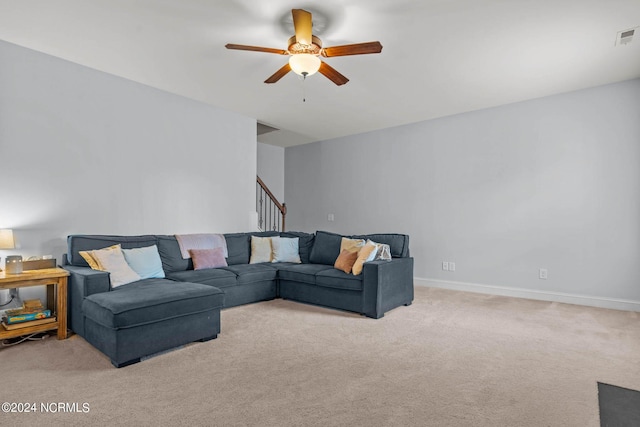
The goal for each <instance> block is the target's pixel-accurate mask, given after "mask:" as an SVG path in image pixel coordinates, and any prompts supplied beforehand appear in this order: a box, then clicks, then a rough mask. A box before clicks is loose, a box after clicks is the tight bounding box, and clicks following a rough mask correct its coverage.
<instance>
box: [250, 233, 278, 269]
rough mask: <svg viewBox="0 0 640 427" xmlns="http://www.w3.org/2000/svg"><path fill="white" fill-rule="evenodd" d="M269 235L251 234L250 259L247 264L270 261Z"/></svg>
mask: <svg viewBox="0 0 640 427" xmlns="http://www.w3.org/2000/svg"><path fill="white" fill-rule="evenodd" d="M271 259H272V253H271V237H257V236H251V259H249V264H258V263H261V262H271Z"/></svg>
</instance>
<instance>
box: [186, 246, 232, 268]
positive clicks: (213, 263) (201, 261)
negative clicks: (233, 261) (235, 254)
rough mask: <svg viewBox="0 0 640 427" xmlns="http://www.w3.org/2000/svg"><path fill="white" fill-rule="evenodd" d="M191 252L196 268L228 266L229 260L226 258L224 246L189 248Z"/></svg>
mask: <svg viewBox="0 0 640 427" xmlns="http://www.w3.org/2000/svg"><path fill="white" fill-rule="evenodd" d="M189 254H190V255H191V259H192V260H193V269H194V270H204V269H205V268H218V267H226V266H227V260H226V259H225V258H224V248H214V249H189Z"/></svg>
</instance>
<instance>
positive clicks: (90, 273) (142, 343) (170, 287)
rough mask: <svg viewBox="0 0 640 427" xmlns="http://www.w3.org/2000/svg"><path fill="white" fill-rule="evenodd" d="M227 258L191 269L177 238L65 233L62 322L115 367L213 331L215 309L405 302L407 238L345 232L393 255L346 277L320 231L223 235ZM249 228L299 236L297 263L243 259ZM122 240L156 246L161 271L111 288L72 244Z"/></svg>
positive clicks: (362, 307)
mask: <svg viewBox="0 0 640 427" xmlns="http://www.w3.org/2000/svg"><path fill="white" fill-rule="evenodd" d="M224 236H225V239H226V243H227V250H228V257H227V258H226V261H227V264H228V266H226V267H220V268H213V269H205V270H194V269H193V264H192V261H191V259H183V258H182V255H181V252H180V248H179V245H178V242H177V240H176V238H175V236H164V235H145V236H109V235H71V236H69V237H68V253H67V254H66V256H65V257H64V258H65V260H64V263H65V265H63V267H64V268H65V269H67V270H68V271H69V273H70V276H69V289H68V295H69V301H68V307H69V325H70V328H71V329H72V330H73V331H74V332H75V333H77V334H78V335H81V336H82V337H84V338H85V339H86V340H87V341H88V342H89V343H91V344H92V345H94V346H95V347H96V348H98V349H99V350H101V351H102V352H103V353H105V354H106V355H107V356H109V358H110V359H111V362H112V363H113V365H114V366H116V367H121V366H126V365H128V364H131V363H135V362H138V361H139V360H140V358H141V357H144V356H147V355H150V354H153V353H157V352H160V351H164V350H167V349H170V348H173V347H176V346H179V345H183V344H186V343H189V342H193V341H206V340H209V339H213V338H216V337H217V335H218V333H220V310H221V309H223V308H227V307H233V306H237V305H241V304H247V303H252V302H258V301H265V300H270V299H274V298H278V297H280V298H285V299H289V300H293V301H299V302H303V303H310V304H316V305H321V306H325V307H331V308H335V309H341V310H347V311H352V312H356V313H360V314H363V315H365V316H367V317H371V318H375V319H378V318H381V317H383V316H384V313H385V312H387V311H389V310H391V309H393V308H395V307H398V306H401V305H409V304H411V302H412V301H413V258H411V257H410V256H409V236H407V235H404V234H371V235H362V236H361V235H358V236H344V237H350V238H362V239H371V240H373V241H375V242H377V243H384V244H388V245H389V247H390V251H391V255H392V257H393V258H392V260H390V261H372V262H367V263H365V264H364V268H363V272H362V274H361V275H358V276H354V275H352V274H346V273H344V272H343V271H340V270H337V269H335V268H334V267H333V264H334V263H335V260H336V258H337V257H338V255H339V252H340V242H341V239H342V237H343V236H341V235H338V234H334V233H329V232H325V231H318V232H316V233H315V234H309V233H301V232H255V233H231V234H225V235H224ZM251 236H258V237H270V236H280V237H297V238H299V254H300V259H301V261H302V263H300V264H294V263H260V264H250V263H249V260H250V255H251ZM114 244H121V246H122V248H123V249H131V248H141V247H147V246H152V245H157V247H158V252H159V254H160V258H161V260H162V268H163V270H164V273H165V276H166V277H165V278H163V279H158V278H154V279H144V280H139V281H137V282H134V283H129V284H126V285H123V286H119V287H117V288H115V289H112V288H111V286H110V280H109V273H107V272H103V271H97V270H92V269H91V268H89V266H88V264H87V263H86V261H85V260H84V258H82V256H80V254H79V252H80V251H86V250H94V249H101V248H105V247H107V246H111V245H114Z"/></svg>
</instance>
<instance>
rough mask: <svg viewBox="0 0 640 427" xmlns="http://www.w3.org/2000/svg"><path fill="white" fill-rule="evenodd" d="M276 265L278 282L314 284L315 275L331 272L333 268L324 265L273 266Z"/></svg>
mask: <svg viewBox="0 0 640 427" xmlns="http://www.w3.org/2000/svg"><path fill="white" fill-rule="evenodd" d="M275 265H278V277H279V278H280V280H289V281H292V282H302V283H309V284H311V285H315V284H316V274H318V273H319V272H321V271H324V270H333V266H330V265H324V264H284V265H283V264H275Z"/></svg>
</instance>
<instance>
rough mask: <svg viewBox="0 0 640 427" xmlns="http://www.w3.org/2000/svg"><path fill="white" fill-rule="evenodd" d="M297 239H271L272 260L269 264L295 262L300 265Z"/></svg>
mask: <svg viewBox="0 0 640 427" xmlns="http://www.w3.org/2000/svg"><path fill="white" fill-rule="evenodd" d="M299 240H300V239H299V238H298V237H293V238H289V237H272V238H271V249H272V250H273V260H272V261H271V262H295V263H297V264H300V263H301V262H302V261H300V252H299V250H298V245H299Z"/></svg>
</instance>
